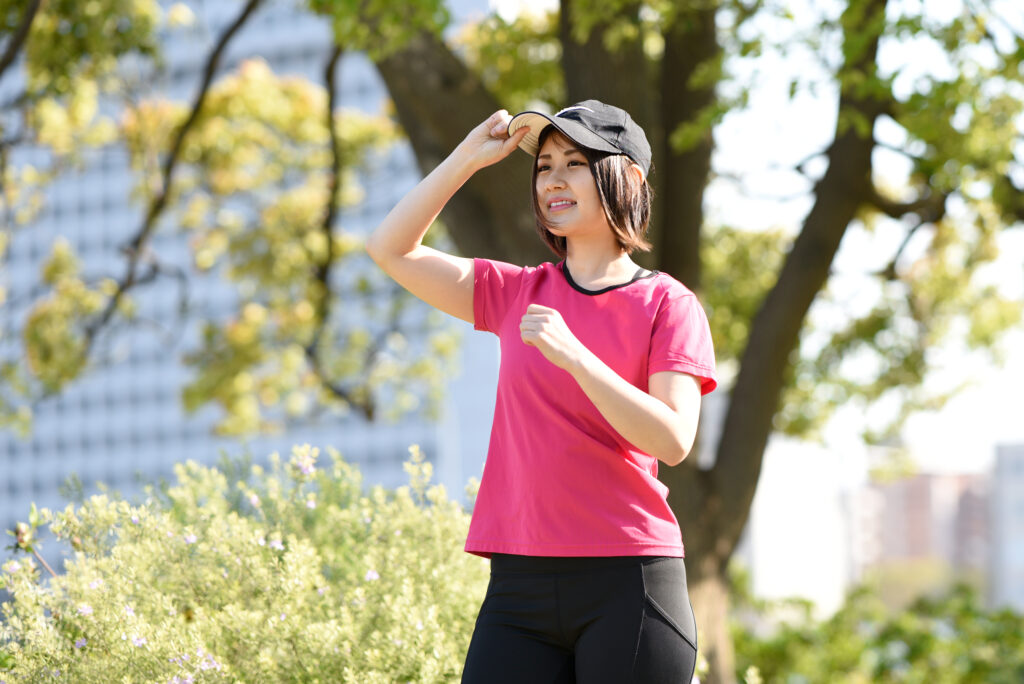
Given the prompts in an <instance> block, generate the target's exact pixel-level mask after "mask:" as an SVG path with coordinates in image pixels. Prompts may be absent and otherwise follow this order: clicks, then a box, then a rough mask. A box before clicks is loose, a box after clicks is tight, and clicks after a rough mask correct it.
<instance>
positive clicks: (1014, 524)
mask: <svg viewBox="0 0 1024 684" xmlns="http://www.w3.org/2000/svg"><path fill="white" fill-rule="evenodd" d="M990 501H991V509H990V511H991V513H990V515H991V521H992V537H991V544H990V546H989V553H990V558H991V565H990V567H989V585H990V586H989V590H990V596H989V598H990V602H991V604H992V605H993V606H997V607H998V606H1010V607H1012V608H1014V609H1016V610H1018V611H1024V444H1013V445H1000V446H997V447H996V462H995V467H994V470H993V473H992V483H991V499H990Z"/></svg>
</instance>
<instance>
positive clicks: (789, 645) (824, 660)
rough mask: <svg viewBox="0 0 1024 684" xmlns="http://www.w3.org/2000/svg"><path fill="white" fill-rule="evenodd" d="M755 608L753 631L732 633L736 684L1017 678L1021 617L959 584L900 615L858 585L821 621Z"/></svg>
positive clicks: (1023, 648)
mask: <svg viewBox="0 0 1024 684" xmlns="http://www.w3.org/2000/svg"><path fill="white" fill-rule="evenodd" d="M755 610H758V612H759V615H758V617H759V618H760V620H761V621H762V622H761V623H759V628H758V631H755V630H753V629H751V628H748V627H746V626H743V625H740V624H734V627H733V635H734V637H735V639H736V653H737V659H736V671H737V676H740V677H743V676H744V673H746V677H745V679H742V678H741V681H748V682H749V681H752V679H751V675H753V676H756V677H758V678H759V679H758V680H759V681H765V682H778V681H809V682H819V681H829V682H838V683H840V684H857V683H860V682H936V683H938V684H947V683H948V684H954V683H957V682H967V681H977V682H1006V683H1007V684H1008V683H1009V682H1014V681H1018V680H1019V679H1020V677H1021V676H1024V617H1022V616H1021V615H1019V614H1015V613H1013V612H1011V611H1009V610H1001V611H991V610H986V609H985V608H984V607H983V606H982V605H981V602H980V601H979V599H978V596H977V594H976V593H975V591H974V590H973V589H971V588H969V587H968V586H966V585H959V586H956V587H954V588H953V589H951V590H947V591H946V592H945V593H944V594H942V595H939V596H937V597H934V598H921V599H918V600H917V601H915V602H913V603H912V604H910V605H909V606H908V607H907V609H906V610H903V611H894V610H892V606H891V605H888V604H886V603H885V602H884V601H883V600H882V598H881V597H880V596H879V595H878V594H876V593H875V592H874V591H873V590H872V589H871V588H869V587H867V586H862V587H857V588H855V589H853V590H852V591H851V592H850V593H849V594H848V596H847V599H846V602H845V603H844V605H843V606H842V607H841V608H840V609H839V611H838V612H837V613H836V614H835V615H833V616H832V617H831V618H829V619H827V620H824V621H821V622H817V621H815V620H813V619H812V618H811V617H810V615H809V614H807V613H804V614H803V615H802V616H801V615H800V614H799V613H798V612H796V611H794V610H792V609H790V607H789V606H787V605H786V604H785V602H779V603H778V604H775V605H768V606H761V607H760V608H755ZM765 624H768V625H771V627H770V628H769V629H768V630H765V629H763V626H764V625H765Z"/></svg>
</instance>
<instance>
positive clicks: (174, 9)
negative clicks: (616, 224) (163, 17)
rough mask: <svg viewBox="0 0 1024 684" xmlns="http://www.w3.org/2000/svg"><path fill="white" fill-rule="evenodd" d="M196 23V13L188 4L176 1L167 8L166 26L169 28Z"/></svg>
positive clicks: (183, 26) (184, 26)
mask: <svg viewBox="0 0 1024 684" xmlns="http://www.w3.org/2000/svg"><path fill="white" fill-rule="evenodd" d="M195 23H196V15H195V13H194V12H193V11H192V8H190V7H189V6H188V5H186V4H185V3H183V2H176V3H174V4H173V5H171V6H170V7H168V8H167V26H169V27H170V28H187V27H189V26H192V25H194V24H195Z"/></svg>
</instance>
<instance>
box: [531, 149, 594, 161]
mask: <svg viewBox="0 0 1024 684" xmlns="http://www.w3.org/2000/svg"><path fill="white" fill-rule="evenodd" d="M573 153H575V154H583V153H582V152H580V151H579V150H577V149H576V148H575V147H570V148H568V149H566V150H565V154H567V155H568V154H573ZM537 159H551V155H550V154H538V155H537Z"/></svg>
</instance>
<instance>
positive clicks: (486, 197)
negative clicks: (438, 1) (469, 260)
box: [377, 33, 551, 265]
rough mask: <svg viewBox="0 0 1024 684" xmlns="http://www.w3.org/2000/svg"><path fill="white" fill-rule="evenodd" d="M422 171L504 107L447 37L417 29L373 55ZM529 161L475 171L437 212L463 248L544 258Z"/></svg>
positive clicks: (532, 260) (514, 159)
mask: <svg viewBox="0 0 1024 684" xmlns="http://www.w3.org/2000/svg"><path fill="white" fill-rule="evenodd" d="M377 70H378V71H379V72H380V75H381V77H382V78H383V79H384V83H385V84H386V85H387V88H388V92H389V94H390V95H391V99H392V100H393V101H394V103H395V109H396V111H397V113H398V119H399V121H400V122H401V124H402V128H403V129H404V130H405V132H406V134H407V135H408V136H409V141H410V142H411V143H412V148H413V150H414V151H415V153H416V160H417V162H418V163H419V167H420V170H421V171H422V172H423V173H424V174H427V173H429V172H430V171H431V170H432V169H433V168H434V167H435V166H437V165H438V164H440V163H441V162H442V161H444V159H445V157H447V156H448V154H449V153H451V151H452V150H453V149H455V146H456V145H458V144H459V143H460V142H462V139H463V138H464V137H465V136H466V134H467V133H469V131H470V130H471V129H473V128H474V127H476V126H477V125H478V124H479V123H480V122H481V121H483V120H484V119H486V118H487V117H488V116H490V115H491V114H493V113H494V112H495V111H496V110H498V109H500V108H501V105H500V104H499V103H498V102H497V101H496V100H495V99H494V97H493V96H492V95H491V94H490V93H489V92H488V91H487V89H486V88H485V87H484V85H483V83H481V82H480V79H479V78H477V76H476V75H475V74H473V73H472V72H471V71H470V70H469V69H467V68H466V65H465V64H463V63H462V61H461V60H460V59H459V58H458V57H456V56H455V55H454V54H452V52H451V50H450V49H449V48H448V46H447V45H445V44H444V42H443V41H442V40H441V39H440V38H438V37H436V36H434V35H432V34H429V33H422V34H420V35H419V36H418V37H417V38H416V39H414V40H413V41H412V42H411V43H410V44H409V45H408V46H407V47H406V48H405V49H403V50H401V51H399V52H397V53H395V54H392V55H391V56H389V57H387V58H385V59H382V60H380V61H379V62H377ZM531 164H532V160H531V159H530V158H529V156H527V155H526V154H523V153H521V152H513V153H512V154H511V155H509V157H508V158H506V159H505V160H503V161H502V162H500V163H499V164H496V165H494V166H490V167H488V168H486V169H483V170H481V171H480V172H478V173H476V174H475V175H474V176H473V177H472V178H471V179H469V181H468V182H467V183H466V184H465V185H464V186H463V187H462V189H461V190H459V192H458V193H456V195H455V197H453V198H452V200H451V201H450V202H449V203H448V206H447V207H445V210H444V212H442V214H441V218H442V220H444V222H445V227H446V228H447V229H448V233H449V234H450V235H451V236H452V239H453V240H454V241H455V244H456V245H457V246H458V248H459V251H460V252H461V253H462V254H465V255H467V256H473V257H484V258H489V259H503V260H505V261H511V262H513V263H517V264H521V265H526V264H536V263H539V262H541V261H545V260H549V259H550V258H551V252H549V251H548V250H547V248H546V247H545V246H544V244H543V243H542V242H541V240H540V238H539V237H538V236H537V233H536V229H535V227H534V219H533V208H532V205H531V203H530V197H531V195H530V177H531V175H530V174H531Z"/></svg>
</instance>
